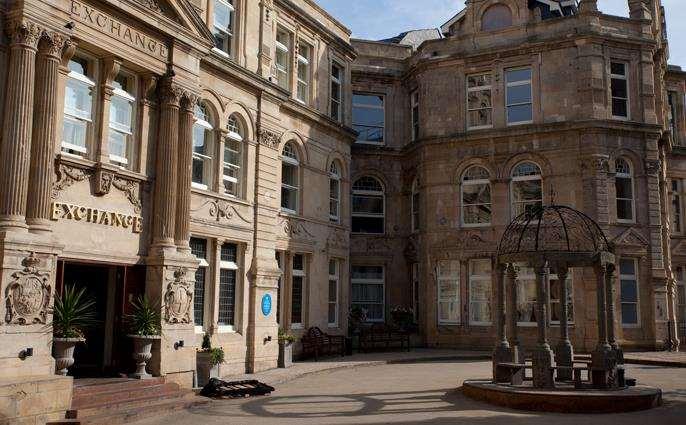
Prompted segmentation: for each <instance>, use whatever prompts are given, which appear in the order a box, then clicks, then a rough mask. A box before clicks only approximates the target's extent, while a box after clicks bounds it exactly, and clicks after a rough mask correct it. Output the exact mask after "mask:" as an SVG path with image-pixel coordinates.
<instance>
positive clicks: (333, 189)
mask: <svg viewBox="0 0 686 425" xmlns="http://www.w3.org/2000/svg"><path fill="white" fill-rule="evenodd" d="M340 211H341V172H340V168H339V166H338V163H337V161H332V162H331V165H330V166H329V220H330V221H331V222H332V223H338V222H339V220H340Z"/></svg>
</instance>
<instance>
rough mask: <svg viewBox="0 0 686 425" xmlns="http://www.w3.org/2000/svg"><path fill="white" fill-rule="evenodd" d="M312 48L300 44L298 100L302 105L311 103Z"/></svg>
mask: <svg viewBox="0 0 686 425" xmlns="http://www.w3.org/2000/svg"><path fill="white" fill-rule="evenodd" d="M311 54H312V47H310V46H309V45H307V44H305V43H303V42H302V41H301V42H299V43H298V90H297V93H296V99H298V100H299V101H301V102H302V103H305V104H308V103H310V60H311Z"/></svg>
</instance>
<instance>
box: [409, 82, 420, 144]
mask: <svg viewBox="0 0 686 425" xmlns="http://www.w3.org/2000/svg"><path fill="white" fill-rule="evenodd" d="M410 102H411V104H412V141H413V142H414V141H415V140H417V139H419V90H415V91H413V92H412V95H411V96H410Z"/></svg>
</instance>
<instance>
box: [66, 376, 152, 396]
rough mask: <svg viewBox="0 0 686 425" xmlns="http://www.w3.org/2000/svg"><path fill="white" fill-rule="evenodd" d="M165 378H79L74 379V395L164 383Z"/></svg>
mask: <svg viewBox="0 0 686 425" xmlns="http://www.w3.org/2000/svg"><path fill="white" fill-rule="evenodd" d="M164 383H165V380H164V378H150V379H130V378H114V379H85V380H81V379H77V380H75V381H74V397H78V396H79V395H81V394H86V395H89V396H91V395H95V394H99V393H108V392H112V391H118V390H124V389H127V388H145V387H152V386H155V385H160V384H164Z"/></svg>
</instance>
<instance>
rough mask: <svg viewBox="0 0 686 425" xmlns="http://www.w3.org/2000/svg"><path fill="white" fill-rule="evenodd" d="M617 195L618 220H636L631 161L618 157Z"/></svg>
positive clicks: (616, 166) (616, 162) (616, 164)
mask: <svg viewBox="0 0 686 425" xmlns="http://www.w3.org/2000/svg"><path fill="white" fill-rule="evenodd" d="M615 173H616V174H615V196H616V198H617V220H618V221H629V222H633V221H634V178H633V173H632V171H631V165H629V161H627V160H626V159H624V158H617V160H616V161H615Z"/></svg>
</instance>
